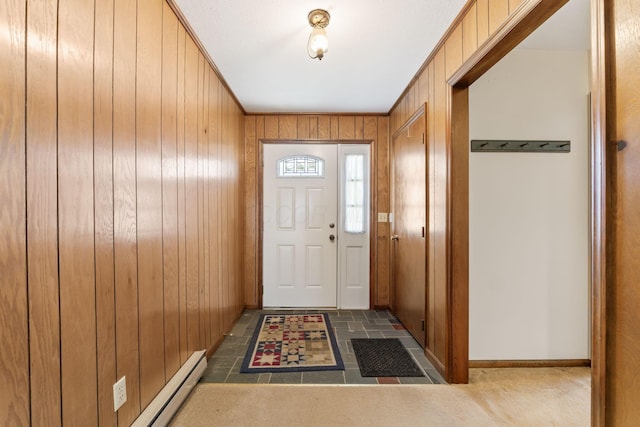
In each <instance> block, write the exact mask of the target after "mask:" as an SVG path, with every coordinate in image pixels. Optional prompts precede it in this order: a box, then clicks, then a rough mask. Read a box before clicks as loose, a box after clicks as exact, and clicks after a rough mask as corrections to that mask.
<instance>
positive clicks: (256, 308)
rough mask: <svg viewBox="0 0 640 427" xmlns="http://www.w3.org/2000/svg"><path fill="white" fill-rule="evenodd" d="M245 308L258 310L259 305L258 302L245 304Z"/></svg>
mask: <svg viewBox="0 0 640 427" xmlns="http://www.w3.org/2000/svg"><path fill="white" fill-rule="evenodd" d="M244 308H245V310H259V309H260V306H258V304H251V305H245V306H244Z"/></svg>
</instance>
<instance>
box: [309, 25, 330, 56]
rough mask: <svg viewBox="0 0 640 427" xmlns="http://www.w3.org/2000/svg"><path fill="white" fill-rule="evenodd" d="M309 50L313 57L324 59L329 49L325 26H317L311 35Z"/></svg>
mask: <svg viewBox="0 0 640 427" xmlns="http://www.w3.org/2000/svg"><path fill="white" fill-rule="evenodd" d="M307 50H308V52H309V56H310V57H311V58H314V59H315V58H318V59H322V57H323V56H324V54H325V53H326V52H327V51H328V50H329V39H328V38H327V32H326V31H325V29H324V28H320V27H315V28H314V29H313V31H311V35H310V36H309V43H307Z"/></svg>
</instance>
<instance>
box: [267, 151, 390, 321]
mask: <svg viewBox="0 0 640 427" xmlns="http://www.w3.org/2000/svg"><path fill="white" fill-rule="evenodd" d="M258 142H259V144H258V153H257V154H258V163H257V165H256V168H257V170H258V171H257V172H258V173H257V174H256V175H257V182H256V190H257V191H256V193H257V196H258V197H257V200H256V211H257V213H258V215H257V218H256V221H257V224H256V226H257V230H258V233H259V235H258V245H257V246H258V254H257V257H256V259H257V263H258V268H257V276H258V277H257V279H258V308H263V300H262V293H263V289H264V284H263V257H264V254H263V252H264V241H263V240H264V239H263V234H264V233H263V221H264V212H263V203H264V184H263V183H264V146H265V145H267V144H331V145H338V144H368V145H369V147H370V149H369V242H370V244H369V308H370V309H374V308H375V305H374V292H375V288H376V286H375V284H376V277H377V275H376V273H375V272H376V270H375V265H376V259H377V256H376V253H377V237H376V236H377V230H378V227H377V221H376V218H377V215H376V211H375V201H376V197H375V194H376V190H377V179H376V178H377V173H376V167H375V165H376V159H375V150H374V145H373V143H374V142H373V140H328V141H323V140H295V139H291V140H289V139H287V140H279V139H259V140H258Z"/></svg>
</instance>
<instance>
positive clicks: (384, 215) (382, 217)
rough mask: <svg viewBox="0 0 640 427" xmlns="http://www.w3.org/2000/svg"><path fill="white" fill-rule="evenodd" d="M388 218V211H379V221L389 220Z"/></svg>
mask: <svg viewBox="0 0 640 427" xmlns="http://www.w3.org/2000/svg"><path fill="white" fill-rule="evenodd" d="M387 218H388V217H387V213H386V212H378V222H387Z"/></svg>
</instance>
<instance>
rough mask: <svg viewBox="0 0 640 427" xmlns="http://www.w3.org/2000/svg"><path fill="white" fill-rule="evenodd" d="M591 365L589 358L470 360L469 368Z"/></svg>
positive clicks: (573, 366)
mask: <svg viewBox="0 0 640 427" xmlns="http://www.w3.org/2000/svg"><path fill="white" fill-rule="evenodd" d="M578 367H587V368H589V367H591V360H589V359H550V360H470V361H469V368H578Z"/></svg>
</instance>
